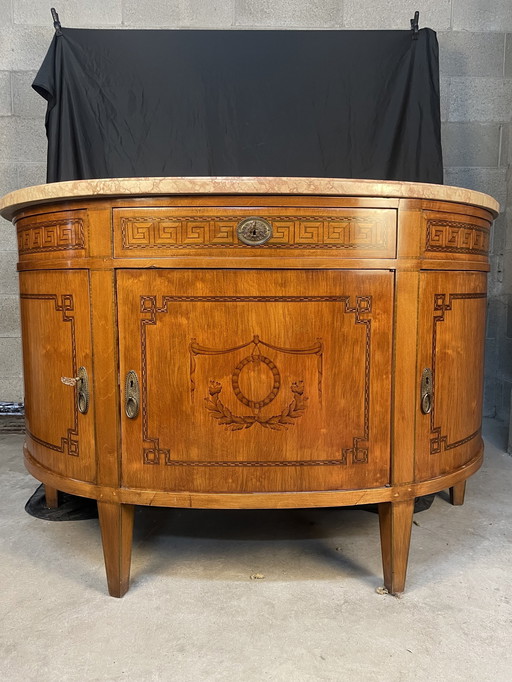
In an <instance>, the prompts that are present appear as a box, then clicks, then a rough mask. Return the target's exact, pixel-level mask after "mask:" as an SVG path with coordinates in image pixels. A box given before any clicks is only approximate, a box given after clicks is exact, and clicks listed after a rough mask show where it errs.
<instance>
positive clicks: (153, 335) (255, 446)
mask: <svg viewBox="0 0 512 682" xmlns="http://www.w3.org/2000/svg"><path fill="white" fill-rule="evenodd" d="M498 208H499V207H498V204H497V203H496V202H495V201H494V200H493V199H492V198H491V197H489V196H487V195H485V194H481V193H479V192H473V191H469V190H465V189H461V188H457V187H446V186H440V185H426V184H417V183H400V182H374V181H368V180H362V181H356V180H340V179H309V178H141V179H133V178H132V179H113V180H84V181H76V182H62V183H54V184H50V185H41V186H38V187H29V188H26V189H22V190H18V191H16V192H13V193H11V194H9V195H7V196H6V197H4V198H3V200H2V202H1V204H0V209H1V212H2V215H3V216H4V217H7V218H8V219H10V220H12V221H13V222H14V223H15V225H16V230H17V235H18V244H19V263H18V270H19V277H20V295H21V319H22V340H23V363H24V375H25V411H26V427H27V431H26V441H25V446H24V454H25V463H26V467H27V469H28V471H29V472H30V473H31V474H32V475H33V476H35V478H37V479H39V480H40V481H42V482H43V483H44V485H45V490H46V499H47V503H48V504H49V505H50V506H51V505H56V504H57V491H65V492H68V493H72V494H75V495H80V496H84V497H89V498H93V499H96V500H97V501H98V510H99V519H100V527H101V534H102V541H103V551H104V557H105V566H106V573H107V580H108V587H109V592H110V594H111V595H113V596H117V597H120V596H122V595H123V594H124V593H125V592H126V591H127V589H128V585H129V574H130V559H131V543H132V530H133V516H134V505H157V506H163V507H194V508H212V509H221V508H223V509H226V508H230V509H248V508H251V509H268V508H292V507H296V508H300V507H335V506H345V505H358V504H368V503H377V504H378V509H379V520H380V537H381V546H382V560H383V569H384V584H385V587H386V588H387V590H388V591H389V592H390V593H393V594H397V593H400V592H401V591H403V589H404V584H405V576H406V568H407V558H408V552H409V541H410V535H411V525H412V514H413V507H414V500H415V498H416V497H418V496H421V495H424V494H428V493H433V492H436V491H440V490H443V489H450V492H451V499H452V502H453V504H462V502H463V499H464V489H465V483H466V479H467V478H468V476H470V475H471V474H473V473H474V472H475V471H476V470H477V469H478V468H479V467H480V464H481V462H482V456H483V444H482V438H481V416H482V385H483V359H484V336H485V334H484V330H485V310H486V277H487V275H486V273H487V271H488V269H489V263H488V249H489V233H490V228H491V225H492V221H493V219H494V218H495V217H496V215H497V211H498Z"/></svg>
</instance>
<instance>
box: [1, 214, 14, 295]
mask: <svg viewBox="0 0 512 682" xmlns="http://www.w3.org/2000/svg"><path fill="white" fill-rule="evenodd" d="M0 249H1V251H0V261H1V259H2V255H3V253H2V252H7V251H8V252H10V253H9V257H10V259H11V261H16V256H15V255H13V253H12V252H13V251H14V252H15V253H16V251H17V249H18V244H17V241H16V228H15V227H14V225H13V224H12V223H10V222H9V221H8V220H5V219H4V218H1V217H0ZM1 279H2V265H1V264H0V281H1Z"/></svg>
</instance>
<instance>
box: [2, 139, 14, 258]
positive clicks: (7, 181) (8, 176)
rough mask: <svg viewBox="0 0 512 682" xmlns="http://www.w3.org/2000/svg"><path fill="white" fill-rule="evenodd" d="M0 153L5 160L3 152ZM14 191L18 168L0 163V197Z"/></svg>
mask: <svg viewBox="0 0 512 682" xmlns="http://www.w3.org/2000/svg"><path fill="white" fill-rule="evenodd" d="M0 153H1V155H2V158H5V154H4V152H3V150H0ZM15 189H18V167H17V166H16V164H15V163H0V196H3V195H4V194H7V193H8V192H14V190H15ZM0 248H1V245H0Z"/></svg>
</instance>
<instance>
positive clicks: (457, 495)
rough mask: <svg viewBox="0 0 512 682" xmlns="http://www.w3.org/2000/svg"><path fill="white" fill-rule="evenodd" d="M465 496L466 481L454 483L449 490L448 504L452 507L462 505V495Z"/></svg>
mask: <svg viewBox="0 0 512 682" xmlns="http://www.w3.org/2000/svg"><path fill="white" fill-rule="evenodd" d="M465 494H466V481H461V482H460V483H456V484H455V485H454V486H452V487H451V488H450V502H451V503H452V504H453V505H456V506H458V505H460V504H464V495H465Z"/></svg>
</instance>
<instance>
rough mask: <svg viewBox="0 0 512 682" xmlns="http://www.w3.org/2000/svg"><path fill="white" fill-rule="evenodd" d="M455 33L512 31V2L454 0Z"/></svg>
mask: <svg viewBox="0 0 512 682" xmlns="http://www.w3.org/2000/svg"><path fill="white" fill-rule="evenodd" d="M452 28H453V30H454V31H498V32H500V31H512V8H511V6H510V0H491V1H489V0H485V1H484V2H482V0H453V18H452Z"/></svg>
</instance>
